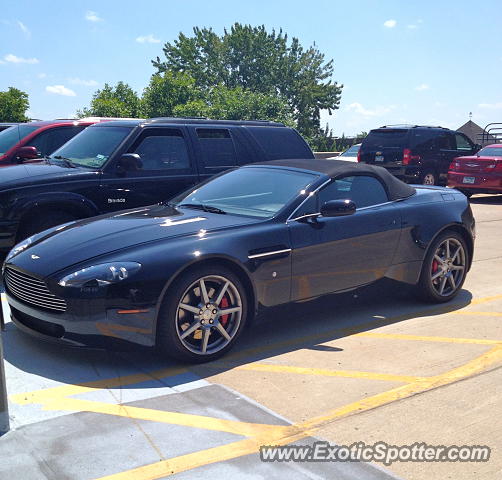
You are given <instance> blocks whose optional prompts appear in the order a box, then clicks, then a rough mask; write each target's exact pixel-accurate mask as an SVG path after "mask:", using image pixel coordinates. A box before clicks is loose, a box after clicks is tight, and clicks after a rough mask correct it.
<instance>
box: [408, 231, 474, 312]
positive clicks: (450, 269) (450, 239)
mask: <svg viewBox="0 0 502 480" xmlns="http://www.w3.org/2000/svg"><path fill="white" fill-rule="evenodd" d="M468 255H469V254H468V251H467V247H466V244H465V240H464V239H463V238H462V236H461V235H460V234H458V233H457V232H453V231H449V232H445V233H443V234H441V235H439V237H438V238H437V239H436V240H435V241H434V242H433V243H432V245H431V246H430V247H429V250H428V252H427V254H426V256H425V259H424V263H423V265H422V271H421V273H420V280H419V282H418V284H417V288H418V292H417V293H418V295H419V296H420V297H421V298H422V299H423V300H425V301H428V302H433V303H443V302H448V301H449V300H451V299H452V298H453V297H455V295H457V293H458V292H459V290H460V289H461V288H462V285H463V283H464V280H465V275H466V273H467V266H468V264H469V263H468V262H469V258H468Z"/></svg>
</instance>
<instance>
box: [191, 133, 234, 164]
mask: <svg viewBox="0 0 502 480" xmlns="http://www.w3.org/2000/svg"><path fill="white" fill-rule="evenodd" d="M196 132H197V138H198V139H199V145H200V149H201V153H202V158H201V161H202V165H203V166H204V167H205V168H220V167H234V166H235V165H237V160H236V157H237V156H236V154H235V146H234V142H233V140H232V137H231V135H230V132H229V130H228V129H227V128H197V129H196Z"/></svg>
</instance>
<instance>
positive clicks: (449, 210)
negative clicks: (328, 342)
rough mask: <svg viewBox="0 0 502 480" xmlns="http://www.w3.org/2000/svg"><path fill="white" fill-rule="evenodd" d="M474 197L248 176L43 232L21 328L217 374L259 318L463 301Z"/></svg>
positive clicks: (322, 179) (285, 167)
mask: <svg viewBox="0 0 502 480" xmlns="http://www.w3.org/2000/svg"><path fill="white" fill-rule="evenodd" d="M473 244H474V218H473V216H472V212H471V209H470V207H469V203H468V201H467V199H466V197H465V196H464V195H463V194H461V193H460V192H457V191H455V190H451V189H446V188H441V187H425V186H421V187H412V186H410V185H407V184H405V183H403V182H401V181H400V180H398V179H396V178H395V177H393V176H392V175H391V174H390V173H388V172H387V170H385V169H383V168H381V167H374V166H370V165H365V164H356V163H348V162H344V161H337V160H333V161H329V162H328V161H324V160H311V159H309V160H276V161H272V162H266V163H262V164H252V165H248V166H245V167H241V168H238V169H235V170H232V171H229V172H226V173H224V174H221V175H220V176H218V177H215V178H213V179H211V180H209V181H207V182H205V183H203V184H201V185H199V186H197V187H195V188H192V189H190V190H189V191H187V192H185V193H183V194H181V195H179V196H178V197H176V198H175V199H173V200H171V201H169V202H167V203H163V204H158V205H153V206H150V207H145V208H137V209H133V210H127V211H123V212H119V213H113V214H107V215H102V216H100V217H95V218H94V219H85V220H80V221H76V222H72V223H69V224H65V225H62V226H59V227H57V228H53V229H50V230H46V231H45V232H42V233H40V234H37V235H34V236H33V237H30V238H28V239H27V240H26V241H24V242H22V243H21V244H18V245H17V246H16V247H15V248H14V249H13V250H12V251H11V252H10V254H9V255H8V257H7V259H6V262H5V264H4V268H3V278H4V284H5V288H6V293H7V298H8V302H9V304H10V307H11V312H12V319H13V321H14V322H15V323H16V324H17V326H18V327H19V328H20V329H22V330H25V331H28V332H31V333H32V334H35V335H38V336H40V337H42V338H46V339H51V338H52V339H58V340H62V341H66V342H68V343H70V344H74V345H93V346H106V345H108V344H110V343H112V341H115V342H117V341H122V342H124V341H125V342H130V343H131V342H132V343H134V344H140V345H145V346H157V347H158V348H159V349H160V351H161V352H162V353H164V354H166V355H169V356H175V357H178V358H181V359H184V360H190V361H208V360H212V359H214V358H216V357H218V356H220V355H223V354H224V353H225V352H227V351H228V350H229V349H230V348H231V346H232V345H233V343H234V342H235V340H236V339H237V337H238V336H239V335H240V333H241V332H242V331H243V328H244V326H245V324H246V323H247V322H249V321H250V320H251V319H252V317H253V316H254V315H255V313H256V312H257V311H258V309H260V308H263V307H270V306H273V305H278V304H282V303H287V302H295V301H300V300H305V299H309V298H314V297H317V296H320V295H324V294H329V293H333V292H342V291H347V290H352V289H355V288H357V287H360V286H362V285H366V284H369V283H371V282H374V281H376V280H378V279H381V278H382V277H388V278H392V279H395V280H399V281H401V282H405V283H409V284H415V285H416V291H417V293H419V294H420V295H421V296H422V297H423V298H424V299H426V300H428V301H432V302H445V301H448V300H450V299H451V298H453V297H454V296H455V295H456V294H457V292H458V291H459V289H460V288H461V287H462V284H463V282H464V279H465V275H466V273H467V271H468V270H469V268H470V265H471V260H472V254H473Z"/></svg>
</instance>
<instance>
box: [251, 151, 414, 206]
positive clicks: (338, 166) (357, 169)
mask: <svg viewBox="0 0 502 480" xmlns="http://www.w3.org/2000/svg"><path fill="white" fill-rule="evenodd" d="M251 165H263V166H271V167H291V168H301V169H302V170H310V171H313V172H318V173H323V174H324V175H327V176H328V177H331V178H336V177H346V176H349V175H365V174H366V175H371V176H373V177H377V178H379V179H380V180H381V181H382V183H383V184H384V185H386V186H387V192H388V194H389V199H390V200H399V199H402V198H408V197H411V196H412V195H413V194H414V193H415V189H414V188H413V187H412V186H411V185H408V184H407V183H404V182H402V181H401V180H399V179H398V178H396V177H394V175H392V174H391V173H389V172H388V171H387V170H386V169H385V168H383V167H376V166H374V165H368V164H366V163H356V162H347V161H346V160H319V159H315V160H313V159H311V158H307V159H305V160H303V159H296V158H295V159H291V160H271V161H270V162H260V163H253V164H251Z"/></svg>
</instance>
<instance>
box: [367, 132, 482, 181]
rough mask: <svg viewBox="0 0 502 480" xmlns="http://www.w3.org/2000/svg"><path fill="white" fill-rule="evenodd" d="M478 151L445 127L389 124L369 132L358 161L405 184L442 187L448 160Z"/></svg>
mask: <svg viewBox="0 0 502 480" xmlns="http://www.w3.org/2000/svg"><path fill="white" fill-rule="evenodd" d="M479 148H480V146H479V145H475V144H473V143H472V142H471V140H469V138H468V137H466V136H465V135H464V134H463V133H460V132H455V131H453V130H449V129H447V128H442V127H427V126H420V125H396V126H393V125H391V126H384V127H381V128H377V129H374V130H371V131H370V132H369V134H368V136H367V137H366V138H364V140H363V141H362V143H361V148H360V150H359V155H358V160H359V161H360V162H364V163H368V164H372V165H380V166H382V167H385V168H386V169H387V170H389V172H391V173H392V174H393V175H395V176H396V177H398V178H400V179H401V180H403V181H405V182H407V183H418V184H424V185H446V181H447V174H448V167H449V166H450V163H451V162H452V160H453V159H454V158H455V157H458V156H460V155H473V154H474V153H476V152H477V151H478V150H479Z"/></svg>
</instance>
